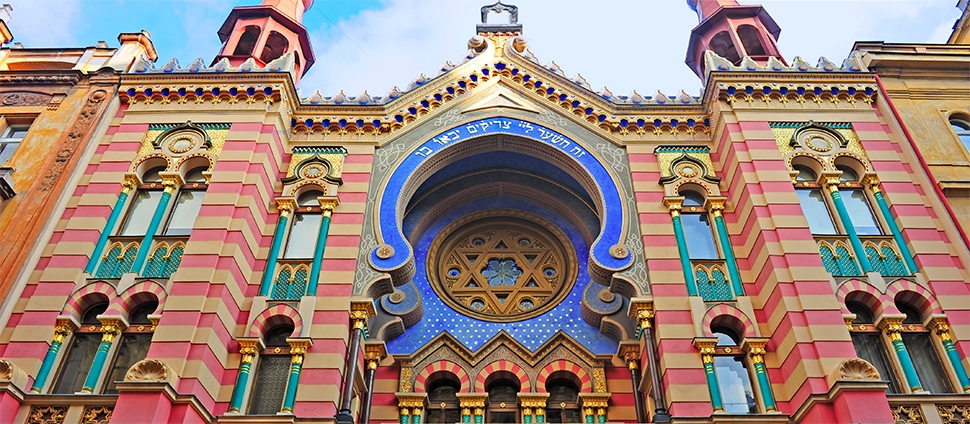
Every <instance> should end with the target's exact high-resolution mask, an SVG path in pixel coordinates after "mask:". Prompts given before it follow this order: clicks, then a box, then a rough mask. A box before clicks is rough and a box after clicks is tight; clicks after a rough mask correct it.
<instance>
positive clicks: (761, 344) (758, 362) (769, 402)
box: [745, 340, 778, 412]
mask: <svg viewBox="0 0 970 424" xmlns="http://www.w3.org/2000/svg"><path fill="white" fill-rule="evenodd" d="M745 344H746V345H747V351H748V355H749V356H750V357H751V363H752V364H754V373H755V376H757V378H758V387H759V388H760V389H761V390H760V393H761V403H762V404H763V405H764V406H765V410H766V411H769V412H770V411H776V410H778V406H777V405H776V404H775V396H774V394H772V392H771V382H770V381H768V372H767V370H766V369H765V353H766V350H765V346H766V345H767V344H768V342H767V341H761V340H759V341H747V342H746V343H745Z"/></svg>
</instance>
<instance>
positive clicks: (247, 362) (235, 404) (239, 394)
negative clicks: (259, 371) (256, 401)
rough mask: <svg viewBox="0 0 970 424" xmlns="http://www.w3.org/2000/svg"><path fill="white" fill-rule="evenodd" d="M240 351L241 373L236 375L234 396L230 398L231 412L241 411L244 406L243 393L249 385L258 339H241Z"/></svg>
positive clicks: (233, 389)
mask: <svg viewBox="0 0 970 424" xmlns="http://www.w3.org/2000/svg"><path fill="white" fill-rule="evenodd" d="M239 353H240V354H241V355H242V359H241V360H240V363H239V375H237V376H236V385H235V387H233V388H232V398H230V399H229V412H236V413H238V412H239V409H240V408H242V403H243V395H244V394H245V393H246V387H247V386H249V374H250V373H251V372H252V368H253V360H255V359H256V341H255V340H240V341H239Z"/></svg>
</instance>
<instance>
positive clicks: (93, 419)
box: [81, 406, 114, 424]
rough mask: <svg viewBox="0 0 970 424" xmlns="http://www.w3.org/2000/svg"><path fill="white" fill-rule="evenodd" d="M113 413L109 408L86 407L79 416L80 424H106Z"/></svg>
mask: <svg viewBox="0 0 970 424" xmlns="http://www.w3.org/2000/svg"><path fill="white" fill-rule="evenodd" d="M113 411H114V408H112V407H110V406H88V407H86V408H84V414H82V415H81V424H108V422H109V421H111V413H112V412H113Z"/></svg>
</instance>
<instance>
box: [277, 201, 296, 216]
mask: <svg viewBox="0 0 970 424" xmlns="http://www.w3.org/2000/svg"><path fill="white" fill-rule="evenodd" d="M275 200H276V209H277V210H279V211H280V216H290V214H292V213H293V211H294V210H296V200H294V199H293V198H292V197H277V198H276V199H275Z"/></svg>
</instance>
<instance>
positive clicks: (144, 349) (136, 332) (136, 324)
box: [104, 302, 158, 394]
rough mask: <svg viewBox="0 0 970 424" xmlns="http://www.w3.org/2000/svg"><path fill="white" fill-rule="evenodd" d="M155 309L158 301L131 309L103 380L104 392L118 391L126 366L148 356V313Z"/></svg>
mask: <svg viewBox="0 0 970 424" xmlns="http://www.w3.org/2000/svg"><path fill="white" fill-rule="evenodd" d="M156 309H158V302H146V303H144V304H142V305H139V306H138V307H136V308H135V309H134V310H132V311H131V315H130V316H129V318H128V327H127V328H125V331H124V332H122V333H121V340H120V341H119V342H118V343H119V344H118V347H117V349H116V353H115V357H114V360H113V361H112V363H111V368H110V371H109V374H108V379H107V381H106V382H105V388H104V393H105V394H115V393H118V386H117V385H118V382H119V381H122V380H124V379H125V374H126V373H127V372H128V368H131V366H132V365H135V363H136V362H138V361H140V360H142V359H145V357H147V356H148V348H149V347H151V344H152V336H153V332H152V327H153V324H152V321H151V320H150V319H148V315H150V314H151V313H152V312H154V311H155V310H156Z"/></svg>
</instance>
